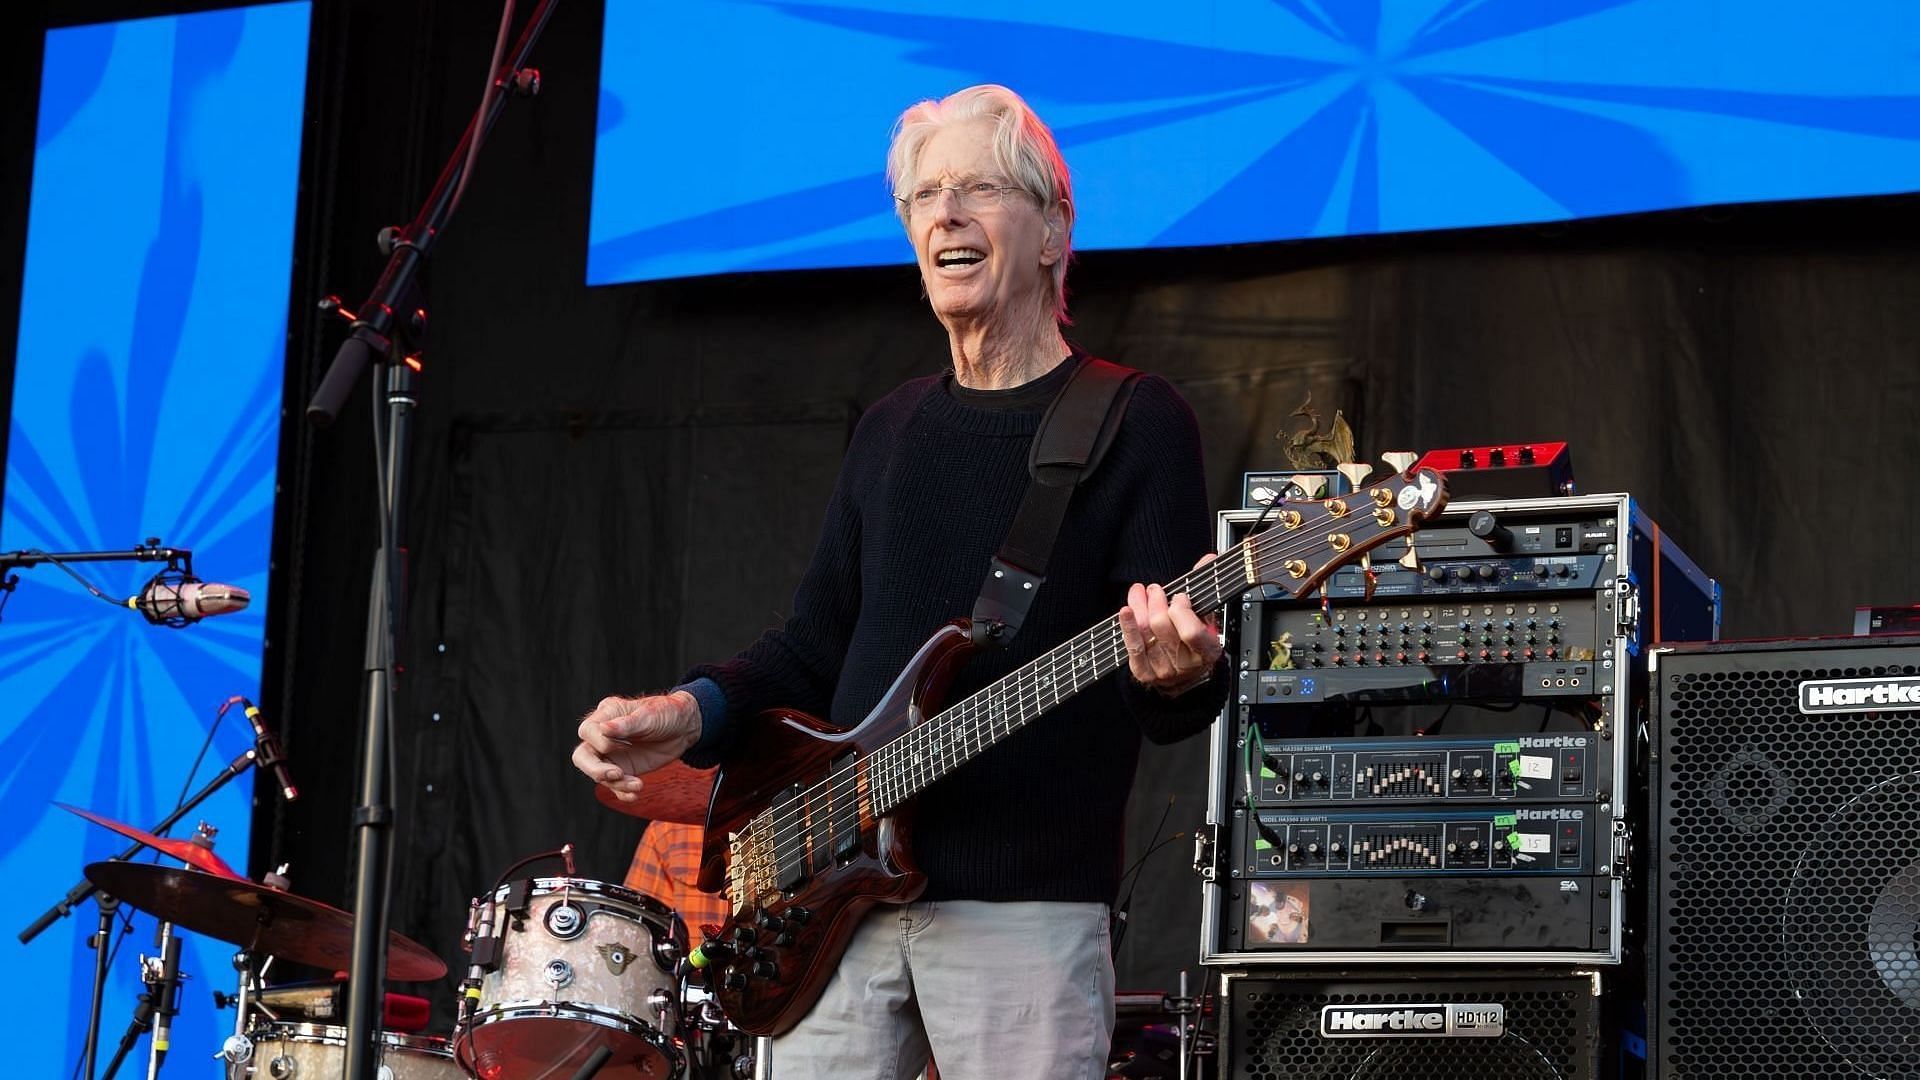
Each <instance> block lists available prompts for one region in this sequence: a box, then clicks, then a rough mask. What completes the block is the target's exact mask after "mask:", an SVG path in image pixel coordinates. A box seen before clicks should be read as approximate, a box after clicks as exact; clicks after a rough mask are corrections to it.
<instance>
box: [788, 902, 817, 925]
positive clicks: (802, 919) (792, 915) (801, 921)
mask: <svg viewBox="0 0 1920 1080" xmlns="http://www.w3.org/2000/svg"><path fill="white" fill-rule="evenodd" d="M811 918H813V912H811V911H808V910H807V909H806V908H803V907H799V906H798V905H796V906H794V907H790V908H788V909H787V921H788V922H790V923H792V924H793V925H795V926H802V925H805V923H806V921H807V920H808V919H811Z"/></svg>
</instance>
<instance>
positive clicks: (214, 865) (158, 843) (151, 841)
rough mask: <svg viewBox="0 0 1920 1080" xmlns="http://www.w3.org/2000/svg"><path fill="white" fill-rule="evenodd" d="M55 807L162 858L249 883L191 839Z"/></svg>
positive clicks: (104, 816) (58, 805) (209, 850)
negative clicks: (176, 838) (115, 833)
mask: <svg viewBox="0 0 1920 1080" xmlns="http://www.w3.org/2000/svg"><path fill="white" fill-rule="evenodd" d="M53 805H55V806H57V807H59V808H60V809H62V810H65V811H66V812H68V813H70V814H79V815H80V816H81V817H83V818H86V819H87V820H88V821H91V822H93V823H94V824H95V825H105V826H106V827H107V828H109V829H112V830H113V831H114V832H117V833H119V834H120V835H121V836H124V837H126V838H127V839H129V840H138V841H140V842H141V843H143V844H145V845H147V846H148V847H150V848H152V849H153V850H155V851H158V852H160V853H161V854H162V855H166V856H169V857H171V858H175V859H179V860H180V861H181V862H183V863H186V864H187V865H188V866H191V867H193V868H194V869H195V870H205V871H206V872H207V873H209V874H217V875H219V876H220V877H223V878H231V879H232V880H234V881H244V880H246V875H244V874H241V873H238V872H237V871H235V870H234V868H233V867H231V866H228V865H227V863H226V860H224V859H222V858H220V856H218V855H215V854H214V853H213V850H212V849H211V848H203V847H201V846H200V845H199V844H196V843H194V842H193V841H191V840H174V839H172V838H170V837H165V836H155V835H154V834H153V833H150V832H147V831H146V830H144V829H136V828H134V827H133V826H131V825H125V824H122V823H120V822H118V821H115V820H113V819H112V818H110V817H107V816H106V815H104V814H96V813H94V812H93V811H91V810H82V809H80V808H79V807H77V806H68V805H67V804H66V803H63V802H57V803H54V804H53Z"/></svg>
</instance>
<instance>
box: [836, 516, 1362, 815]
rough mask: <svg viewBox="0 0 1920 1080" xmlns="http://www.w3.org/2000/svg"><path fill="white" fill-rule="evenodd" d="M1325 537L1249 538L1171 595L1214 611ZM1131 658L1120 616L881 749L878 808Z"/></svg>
mask: <svg viewBox="0 0 1920 1080" xmlns="http://www.w3.org/2000/svg"><path fill="white" fill-rule="evenodd" d="M1323 539H1324V538H1321V539H1318V540H1312V541H1309V538H1307V537H1304V536H1302V535H1301V534H1300V532H1298V531H1283V530H1281V529H1273V530H1270V531H1268V532H1265V533H1261V534H1258V535H1256V536H1252V537H1249V538H1248V539H1247V540H1245V541H1243V542H1242V543H1240V544H1238V545H1236V546H1235V547H1234V548H1233V549H1232V550H1230V551H1228V552H1226V553H1225V554H1223V555H1221V556H1220V557H1219V558H1217V559H1215V560H1213V561H1212V562H1210V563H1207V564H1206V565H1205V566H1201V567H1198V568H1196V569H1194V570H1192V571H1190V572H1188V573H1187V574H1186V575H1184V576H1182V577H1180V578H1178V579H1177V580H1174V581H1171V582H1168V583H1167V584H1166V586H1165V588H1166V591H1167V595H1168V596H1173V595H1175V594H1177V593H1186V594H1187V596H1188V597H1189V599H1190V600H1191V602H1192V604H1193V610H1194V612H1195V613H1196V614H1199V615H1202V616H1205V615H1208V614H1211V613H1212V612H1215V611H1218V610H1220V609H1221V608H1222V607H1224V606H1225V605H1226V602H1227V601H1228V600H1229V599H1231V598H1232V597H1234V596H1237V595H1239V594H1240V593H1241V592H1242V591H1243V590H1245V589H1246V588H1247V587H1248V586H1249V585H1251V584H1254V583H1256V582H1258V581H1260V580H1261V579H1262V578H1263V577H1267V576H1270V575H1271V574H1272V573H1273V572H1274V571H1275V570H1276V569H1277V568H1278V567H1279V565H1280V564H1281V563H1283V562H1285V561H1286V560H1288V559H1295V558H1299V557H1301V556H1302V555H1305V554H1306V552H1305V551H1304V550H1301V551H1287V550H1286V549H1287V548H1288V547H1292V548H1296V549H1298V548H1302V547H1303V545H1304V546H1306V547H1318V546H1320V544H1321V543H1322V542H1323ZM1126 663H1127V646H1126V642H1125V640H1124V639H1123V638H1122V637H1121V632H1120V620H1119V617H1118V616H1117V615H1116V616H1115V617H1113V618H1110V619H1107V620H1106V621H1104V622H1101V623H1099V624H1097V625H1095V626H1092V627H1089V628H1088V629H1086V630H1083V631H1081V632H1080V633H1079V634H1076V635H1074V636H1073V637H1072V638H1070V639H1068V640H1067V641H1065V642H1063V643H1061V644H1060V645H1058V646H1055V647H1054V648H1053V649H1051V650H1049V651H1047V652H1046V653H1044V654H1042V655H1041V656H1039V657H1037V658H1035V659H1034V660H1033V661H1032V662H1030V663H1028V664H1027V665H1026V666H1024V667H1022V668H1020V669H1019V670H1018V671H1015V672H1013V673H1011V674H1009V675H1007V676H1005V677H1004V678H1002V679H1000V680H999V681H998V682H996V683H994V684H993V685H991V686H988V687H986V688H985V689H983V690H980V691H979V692H977V693H975V694H973V695H972V696H971V697H968V698H965V699H963V700H962V701H960V702H958V703H956V704H954V705H953V706H952V707H950V708H948V709H947V710H946V711H945V712H943V713H941V714H940V715H938V716H936V717H934V718H933V719H932V720H929V721H927V722H926V723H923V724H921V725H920V726H919V727H916V728H914V729H912V730H911V731H909V732H907V733H906V734H905V735H902V736H900V737H899V738H897V739H895V740H894V741H893V742H890V743H888V744H887V745H885V746H883V747H881V748H879V749H878V750H876V751H874V752H873V753H872V754H870V755H869V756H868V758H867V782H868V785H869V792H870V794H871V797H872V800H873V806H874V812H875V813H876V814H885V813H887V812H889V811H891V810H893V809H894V808H896V807H898V806H900V805H901V804H902V803H904V802H906V801H907V800H909V799H911V798H913V797H914V796H915V795H918V794H919V793H920V792H921V791H922V790H924V789H925V788H926V787H927V786H928V785H930V784H932V783H934V782H935V781H937V780H939V779H941V778H942V777H944V776H946V775H947V774H949V773H951V772H952V771H953V770H955V769H957V768H959V767H960V766H962V765H964V764H966V763H967V762H969V761H971V760H973V759H974V758H975V757H976V756H978V755H979V754H981V753H982V752H983V751H985V750H986V749H987V748H989V747H991V746H993V745H994V744H995V743H998V742H999V741H1000V740H1002V739H1005V738H1006V737H1007V736H1009V735H1012V734H1013V733H1014V732H1016V731H1019V730H1020V729H1021V728H1023V727H1025V726H1026V725H1027V724H1028V723H1030V722H1032V721H1033V720H1034V719H1036V718H1037V717H1039V716H1041V715H1042V714H1043V713H1045V712H1046V711H1047V710H1049V709H1051V708H1053V707H1054V706H1055V705H1058V704H1060V703H1061V702H1063V701H1065V700H1067V699H1068V698H1070V697H1072V696H1073V695H1075V694H1077V693H1079V692H1080V691H1081V690H1084V689H1086V688H1087V687H1089V686H1092V685H1093V684H1094V683H1095V682H1097V681H1099V680H1100V679H1103V678H1105V677H1107V676H1109V675H1111V674H1113V673H1114V672H1115V671H1118V670H1119V669H1120V668H1122V667H1124V666H1125V665H1126Z"/></svg>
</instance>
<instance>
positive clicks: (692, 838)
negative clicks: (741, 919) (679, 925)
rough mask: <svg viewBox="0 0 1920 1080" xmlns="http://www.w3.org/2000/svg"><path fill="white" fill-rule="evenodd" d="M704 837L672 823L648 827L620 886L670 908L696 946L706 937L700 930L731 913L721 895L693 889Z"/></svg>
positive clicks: (695, 827) (696, 829) (699, 830)
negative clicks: (682, 923)
mask: <svg viewBox="0 0 1920 1080" xmlns="http://www.w3.org/2000/svg"><path fill="white" fill-rule="evenodd" d="M705 834H706V830H705V829H704V828H702V827H701V826H699V825H681V824H677V823H675V822H671V821H655V822H652V823H650V824H648V825H647V832H646V835H644V836H642V837H641V838H640V846H639V847H637V848H635V849H634V852H633V862H632V863H631V864H629V865H628V866H627V878H626V881H625V882H624V883H623V884H625V885H626V887H627V888H629V889H632V890H633V891H634V892H637V893H644V894H646V895H647V896H651V897H653V898H654V899H655V900H658V901H660V902H661V903H663V904H665V905H667V906H668V907H670V908H672V909H673V910H674V911H675V912H676V913H677V914H678V915H679V916H680V921H682V922H684V923H686V924H687V936H688V937H689V938H691V939H692V940H693V942H694V943H695V944H699V943H700V942H701V941H702V940H703V939H704V937H705V935H704V933H703V932H702V930H701V928H702V927H705V926H718V925H720V924H721V923H724V922H726V921H727V916H728V915H730V914H732V913H733V905H731V904H729V903H728V902H727V898H726V895H725V894H724V893H721V894H715V893H710V892H702V891H701V890H700V889H699V888H698V887H697V886H695V885H694V882H695V881H696V880H698V879H699V877H700V848H701V845H702V843H703V842H704V840H705Z"/></svg>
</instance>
